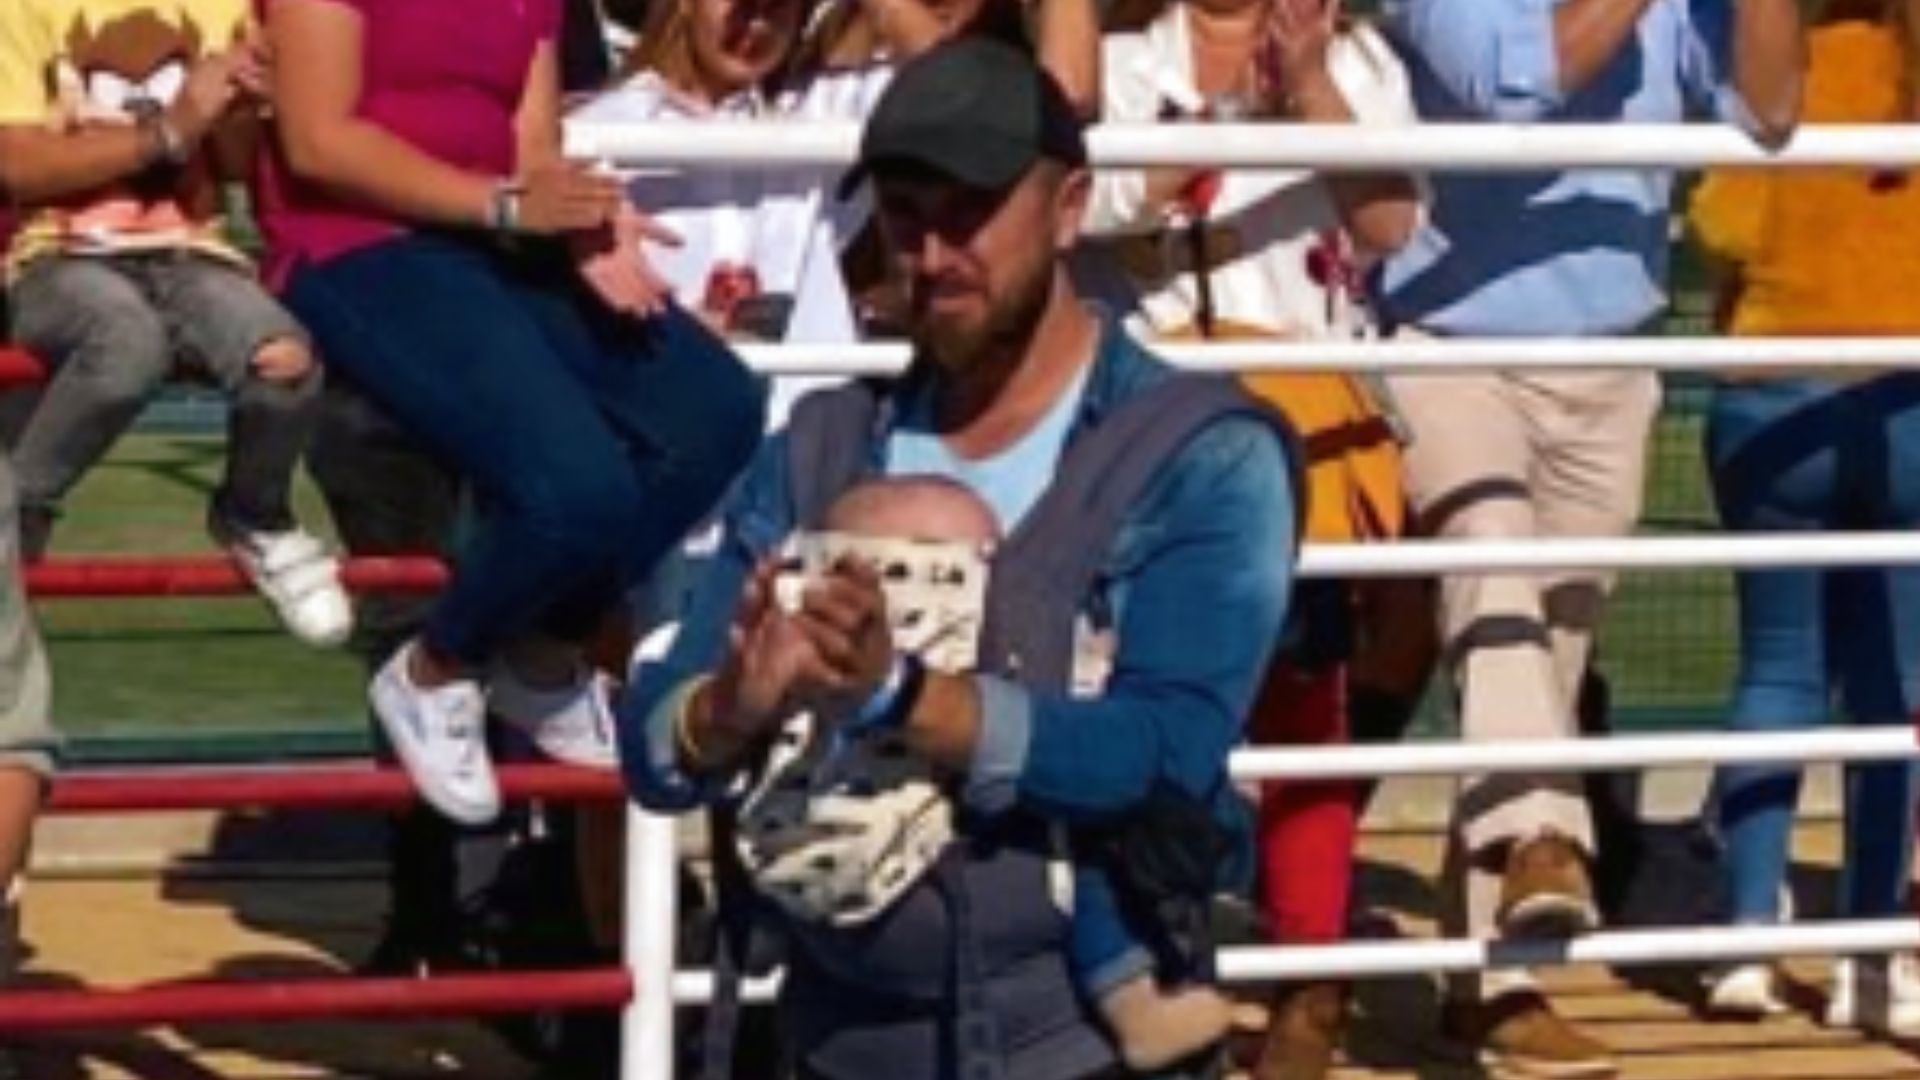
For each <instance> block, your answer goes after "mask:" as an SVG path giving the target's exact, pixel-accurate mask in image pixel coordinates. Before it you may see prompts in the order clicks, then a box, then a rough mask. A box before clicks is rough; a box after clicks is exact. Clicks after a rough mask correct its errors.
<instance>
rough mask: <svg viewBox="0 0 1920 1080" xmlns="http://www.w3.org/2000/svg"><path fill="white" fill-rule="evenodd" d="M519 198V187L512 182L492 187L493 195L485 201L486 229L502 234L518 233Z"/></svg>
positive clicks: (500, 183)
mask: <svg viewBox="0 0 1920 1080" xmlns="http://www.w3.org/2000/svg"><path fill="white" fill-rule="evenodd" d="M520 196H521V188H520V185H519V184H518V183H517V182H515V181H513V180H502V181H500V182H499V183H497V184H495V185H493V194H492V196H491V197H490V198H489V199H488V201H487V226H488V228H491V229H492V230H493V231H494V232H496V233H502V234H511V233H517V232H519V231H520Z"/></svg>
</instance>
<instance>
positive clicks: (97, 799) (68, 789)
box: [49, 765, 625, 814]
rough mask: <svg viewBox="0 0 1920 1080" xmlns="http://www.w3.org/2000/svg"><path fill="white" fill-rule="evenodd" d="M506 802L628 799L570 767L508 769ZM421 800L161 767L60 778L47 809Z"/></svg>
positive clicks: (344, 774) (358, 775) (341, 780)
mask: <svg viewBox="0 0 1920 1080" xmlns="http://www.w3.org/2000/svg"><path fill="white" fill-rule="evenodd" d="M497 771H498V774H499V777H500V791H501V795H502V797H503V798H506V799H508V800H516V801H518V800H526V799H544V800H549V801H554V802H615V801H618V800H620V799H622V798H624V797H625V791H624V789H623V788H622V787H621V783H620V776H619V774H618V773H614V772H610V771H599V770H594V769H581V768H576V767H572V766H567V765H502V766H500V767H499V768H498V770H497ZM418 798H419V795H418V792H417V790H416V789H415V788H414V786H413V782H412V781H411V780H410V779H408V777H407V775H406V773H404V772H401V771H400V770H398V769H389V768H377V767H375V766H372V765H362V766H335V765H329V766H319V767H301V768H280V769H155V770H144V771H140V772H99V773H78V774H75V775H72V776H65V777H62V778H60V780H58V781H57V782H56V783H55V784H54V788H53V797H52V800H51V803H50V806H49V809H50V810H52V812H54V813H60V814H125V813H137V812H143V811H147V812H150V811H161V810H244V809H255V808H261V807H278V808H285V809H302V810H319V809H333V810H388V809H393V808H396V807H402V806H408V805H411V804H412V803H414V802H415V801H417V800H418Z"/></svg>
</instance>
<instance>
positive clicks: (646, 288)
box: [571, 199, 680, 319]
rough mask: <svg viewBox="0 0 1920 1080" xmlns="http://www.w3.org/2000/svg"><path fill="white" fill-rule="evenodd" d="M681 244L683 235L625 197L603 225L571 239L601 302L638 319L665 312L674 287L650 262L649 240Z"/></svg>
mask: <svg viewBox="0 0 1920 1080" xmlns="http://www.w3.org/2000/svg"><path fill="white" fill-rule="evenodd" d="M648 241H651V242H653V243H656V244H665V245H667V246H669V247H672V246H677V245H678V244H679V243H680V238H679V237H678V236H675V235H674V234H673V233H672V232H671V231H670V230H668V229H667V228H666V227H665V226H663V225H661V224H660V223H659V222H657V221H655V220H654V219H653V218H651V217H648V216H647V215H646V214H644V213H642V212H640V211H639V210H637V209H635V208H634V206H633V205H632V204H631V203H628V202H627V201H625V200H624V199H622V200H621V202H620V204H619V206H618V207H617V208H616V209H615V210H614V212H613V220H612V222H611V223H610V224H608V225H607V226H606V227H605V228H602V229H599V230H595V231H593V232H585V233H576V234H574V236H573V237H572V239H571V243H572V246H573V253H574V260H575V265H576V266H578V268H579V270H580V276H581V278H582V279H584V280H585V281H586V283H587V285H588V286H589V287H590V288H592V289H593V291H594V293H596V294H597V295H598V296H599V297H600V299H601V301H602V302H604V303H605V304H606V305H607V306H608V307H610V308H612V309H613V310H615V311H618V312H621V313H622V314H626V315H632V316H634V317H635V318H642V319H644V318H649V317H651V316H654V315H658V314H660V313H661V312H662V311H664V310H666V307H667V303H668V301H670V300H671V299H672V298H673V286H671V285H669V284H668V283H667V281H666V279H665V278H663V277H661V276H660V273H659V272H658V271H657V270H655V269H654V268H653V265H652V264H651V263H650V262H648V261H647V251H646V247H645V244H646V243H647V242H648Z"/></svg>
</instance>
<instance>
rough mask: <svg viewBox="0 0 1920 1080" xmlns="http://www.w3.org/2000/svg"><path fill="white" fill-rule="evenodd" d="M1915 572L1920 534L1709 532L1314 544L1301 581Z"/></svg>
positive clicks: (1306, 556)
mask: <svg viewBox="0 0 1920 1080" xmlns="http://www.w3.org/2000/svg"><path fill="white" fill-rule="evenodd" d="M1913 565H1920V533H1899V532H1853V533H1746V534H1740V533H1730V534H1713V533H1707V534H1700V535H1694V536H1635V537H1630V538H1620V539H1613V538H1586V537H1579V538H1575V537H1553V538H1542V539H1524V538H1514V539H1505V540H1471V541H1468V540H1401V541H1398V542H1396V543H1392V544H1308V545H1307V546H1306V548H1305V549H1304V550H1303V551H1302V552H1301V556H1300V575H1301V576H1302V577H1310V578H1324V577H1335V578H1380V577H1425V576H1429V575H1436V574H1550V573H1555V572H1565V571H1615V570H1688V569H1739V570H1759V569H1768V568H1779V567H1793V566H1913Z"/></svg>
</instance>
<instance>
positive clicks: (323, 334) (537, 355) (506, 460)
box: [288, 237, 652, 678]
mask: <svg viewBox="0 0 1920 1080" xmlns="http://www.w3.org/2000/svg"><path fill="white" fill-rule="evenodd" d="M288 300H289V303H290V304H291V306H292V307H293V309H294V310H295V312H296V313H297V314H299V315H300V316H301V317H302V318H303V320H304V321H305V322H306V323H307V325H308V327H309V328H310V330H311V331H312V332H313V334H314V337H315V339H316V340H317V341H318V342H319V344H320V346H321V352H322V354H323V356H324V357H325V358H326V362H327V363H328V364H329V365H330V366H332V367H334V368H337V369H338V370H340V371H342V372H343V373H344V374H345V375H346V376H347V377H349V378H351V379H352V380H354V382H355V383H357V384H358V385H359V386H360V387H361V388H362V389H363V390H364V391H365V392H366V393H367V394H368V395H369V396H370V397H371V398H373V399H374V400H375V401H376V402H378V403H379V405H380V406H381V407H382V408H383V409H384V410H386V411H387V412H388V413H389V414H390V415H392V416H393V417H394V419H395V420H396V421H397V422H398V423H399V424H400V425H401V426H402V427H403V428H404V429H405V430H407V431H408V432H409V433H410V434H412V435H414V436H415V437H417V438H418V439H419V440H420V442H421V443H422V445H423V446H425V447H426V448H427V449H428V450H429V451H430V452H432V453H434V454H436V455H438V456H439V457H440V458H441V459H442V460H444V461H446V462H447V463H448V465H449V466H451V467H452V468H454V469H456V470H458V471H459V472H460V474H461V475H462V476H464V477H465V478H466V479H467V481H468V482H469V483H470V484H471V485H472V486H473V489H474V491H475V493H476V497H477V498H478V500H479V502H480V504H481V505H482V506H483V507H484V508H485V511H484V516H483V519H482V521H481V523H480V527H479V528H478V529H477V530H476V531H475V534H474V535H473V536H472V537H471V538H470V539H469V540H468V542H467V543H466V544H465V546H464V548H463V550H462V552H461V558H460V560H459V562H458V563H457V565H456V567H455V572H454V577H453V580H452V582H451V584H450V585H449V587H448V589H447V591H446V592H445V594H443V596H442V597H441V599H440V601H439V602H438V603H437V604H436V605H435V607H434V610H433V614H432V616H431V617H430V618H429V621H428V624H427V627H426V630H425V632H424V634H423V640H424V642H425V644H426V646H427V649H428V653H429V656H428V659H430V661H431V662H432V664H433V665H434V666H435V667H436V668H438V669H441V670H445V671H448V672H451V671H454V670H458V669H462V668H464V669H467V670H469V671H478V670H481V669H483V668H484V667H485V665H486V664H487V662H488V661H489V660H490V659H491V658H492V657H493V656H494V654H495V653H496V651H497V650H498V649H499V648H500V647H501V646H502V645H504V644H506V643H507V642H509V641H511V640H513V639H514V638H516V637H518V636H520V635H521V634H523V633H525V632H527V631H528V630H529V629H531V628H532V627H533V625H534V624H535V623H536V621H537V620H538V619H539V618H540V617H541V616H542V615H543V614H544V612H545V611H546V610H547V609H548V608H549V607H550V606H551V605H552V604H553V603H554V602H555V601H556V600H557V598H559V597H561V596H564V595H567V594H568V593H569V592H571V591H572V590H573V589H575V588H578V587H580V586H581V585H583V584H584V583H586V582H588V581H591V580H594V579H595V578H597V577H598V576H599V575H600V574H601V573H603V572H604V568H605V567H606V566H608V565H610V564H611V563H612V562H613V561H614V560H615V559H616V558H617V557H620V556H623V555H624V554H625V549H624V547H623V545H622V541H623V540H624V539H625V538H627V537H629V536H631V535H633V534H634V533H636V532H638V531H640V530H641V528H642V525H641V524H640V523H641V522H643V521H645V519H646V518H647V517H648V516H649V515H650V514H651V512H652V508H651V507H650V506H649V505H648V504H647V501H646V500H645V498H644V497H643V492H642V491H641V489H640V486H639V484H638V483H637V482H636V481H635V479H634V477H633V475H632V472H631V470H630V469H629V468H628V465H627V455H628V447H627V446H626V445H625V444H624V443H623V442H622V441H621V439H620V438H619V437H618V436H617V435H616V433H615V432H614V430H613V429H612V427H611V426H610V425H609V424H608V423H607V421H606V419H605V418H604V417H603V416H602V414H601V412H600V410H599V409H598V408H597V406H596V403H595V401H594V398H593V395H592V393H591V391H590V390H589V389H588V388H586V387H584V386H583V385H581V383H580V380H579V379H578V377H577V376H576V375H575V374H574V373H573V371H572V370H571V366H570V363H569V361H568V360H567V359H566V358H564V357H562V356H559V355H556V354H555V352H554V350H553V348H552V345H551V344H550V342H549V341H548V340H547V339H546V337H545V336H544V335H543V334H542V332H541V330H540V328H539V326H538V324H537V323H536V322H535V321H534V320H533V319H532V318H531V317H530V316H529V315H528V314H527V312H526V310H525V308H524V305H523V304H522V302H521V300H520V298H519V297H518V296H517V295H516V294H515V292H514V291H513V290H511V289H510V288H508V287H507V285H506V284H505V283H504V282H503V281H502V280H501V279H500V276H499V274H498V272H497V270H496V268H495V266H494V264H493V262H492V261H491V259H490V258H489V257H487V256H486V255H484V254H482V253H480V252H477V251H475V250H472V249H470V248H467V247H465V246H463V245H461V244H458V243H455V242H453V241H449V240H443V239H438V238H428V237H416V238H410V239H406V240H400V241H393V242H390V243H387V244H383V245H380V246H379V247H377V248H372V249H366V250H362V251H360V252H356V253H354V254H352V255H348V256H346V257H344V258H342V259H338V260H336V261H334V262H332V263H329V264H326V265H325V266H323V267H320V268H317V269H307V270H303V271H301V272H299V273H297V274H296V275H295V277H294V280H293V283H292V288H291V289H290V291H289V293H288ZM442 678H444V676H442Z"/></svg>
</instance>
